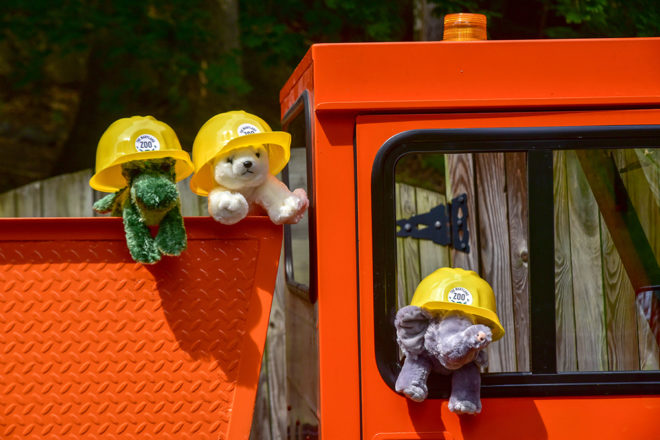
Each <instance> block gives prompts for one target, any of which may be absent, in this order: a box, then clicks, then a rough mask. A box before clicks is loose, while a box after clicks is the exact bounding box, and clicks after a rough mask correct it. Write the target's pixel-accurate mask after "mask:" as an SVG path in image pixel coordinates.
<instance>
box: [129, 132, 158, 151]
mask: <svg viewBox="0 0 660 440" xmlns="http://www.w3.org/2000/svg"><path fill="white" fill-rule="evenodd" d="M135 149H136V150H138V151H158V150H160V142H158V139H156V137H154V136H152V135H150V134H142V135H140V136H138V138H137V139H135Z"/></svg>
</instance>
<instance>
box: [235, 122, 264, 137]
mask: <svg viewBox="0 0 660 440" xmlns="http://www.w3.org/2000/svg"><path fill="white" fill-rule="evenodd" d="M255 133H259V129H258V128H257V127H256V126H254V125H252V124H248V123H245V124H241V125H239V126H238V135H239V136H245V135H246V134H255Z"/></svg>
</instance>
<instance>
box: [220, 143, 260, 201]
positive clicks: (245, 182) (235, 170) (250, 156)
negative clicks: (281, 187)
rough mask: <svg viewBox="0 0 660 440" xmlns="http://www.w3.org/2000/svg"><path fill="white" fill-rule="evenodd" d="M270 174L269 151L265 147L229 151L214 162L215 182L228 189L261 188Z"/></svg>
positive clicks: (258, 146)
mask: <svg viewBox="0 0 660 440" xmlns="http://www.w3.org/2000/svg"><path fill="white" fill-rule="evenodd" d="M268 173H269V168H268V151H267V150H266V148H265V147H264V146H263V145H254V146H252V145H251V146H248V147H242V148H238V149H236V150H232V151H229V152H227V153H225V154H223V155H220V156H218V157H217V158H216V159H215V160H214V162H213V177H214V178H215V181H216V182H217V183H218V184H219V185H220V186H223V187H225V188H228V189H233V190H240V189H242V188H246V187H256V186H259V185H261V184H262V183H263V182H264V181H265V180H266V177H267V176H268Z"/></svg>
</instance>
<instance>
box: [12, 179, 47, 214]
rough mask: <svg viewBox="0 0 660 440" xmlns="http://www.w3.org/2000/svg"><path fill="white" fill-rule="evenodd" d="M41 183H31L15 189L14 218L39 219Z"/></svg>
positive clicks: (40, 212) (40, 211)
mask: <svg viewBox="0 0 660 440" xmlns="http://www.w3.org/2000/svg"><path fill="white" fill-rule="evenodd" d="M42 185H43V183H42V182H41V181H39V182H33V183H29V184H27V185H24V186H21V187H20V188H16V189H15V190H14V191H15V193H16V217H41V216H42V204H41V187H42Z"/></svg>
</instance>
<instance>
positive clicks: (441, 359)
mask: <svg viewBox="0 0 660 440" xmlns="http://www.w3.org/2000/svg"><path fill="white" fill-rule="evenodd" d="M394 325H395V327H396V334H397V341H398V343H399V346H400V347H401V350H402V351H403V353H404V354H405V355H406V359H405V362H404V364H403V368H402V370H401V373H400V374H399V377H398V379H397V381H396V391H397V392H400V393H403V394H405V395H406V396H408V397H409V398H410V399H412V400H414V401H416V402H421V401H423V400H424V399H426V396H427V393H428V390H427V387H426V379H427V378H428V375H429V373H430V372H431V371H435V372H438V373H442V374H451V375H452V378H451V396H450V398H449V409H450V410H451V411H452V412H455V413H457V414H476V413H479V412H480V411H481V399H480V387H481V375H480V370H479V368H480V367H485V366H486V365H487V363H488V356H487V353H486V351H484V349H485V348H486V347H487V346H488V344H490V342H491V341H492V340H493V334H492V331H491V329H490V328H488V327H487V326H485V325H481V324H474V322H473V319H472V318H471V317H470V316H468V315H467V314H465V313H462V312H460V311H445V312H440V313H438V312H436V313H433V314H431V313H430V312H428V311H427V310H425V309H423V308H421V307H417V306H413V305H411V306H406V307H403V308H402V309H400V310H399V312H398V313H397V314H396V319H395V321H394Z"/></svg>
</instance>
